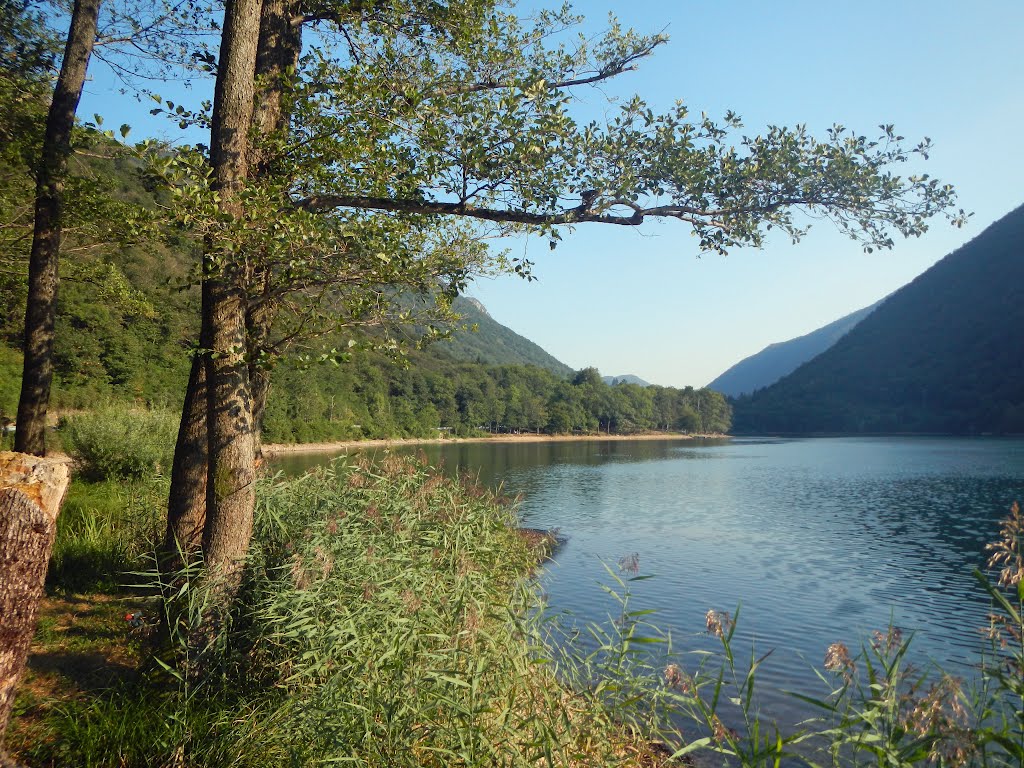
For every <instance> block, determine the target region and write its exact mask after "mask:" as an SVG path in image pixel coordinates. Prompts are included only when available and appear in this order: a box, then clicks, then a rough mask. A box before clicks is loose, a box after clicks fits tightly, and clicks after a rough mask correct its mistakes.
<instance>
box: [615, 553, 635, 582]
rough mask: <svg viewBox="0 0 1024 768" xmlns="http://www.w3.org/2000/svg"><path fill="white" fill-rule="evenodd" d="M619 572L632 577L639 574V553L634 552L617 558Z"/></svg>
mask: <svg viewBox="0 0 1024 768" xmlns="http://www.w3.org/2000/svg"><path fill="white" fill-rule="evenodd" d="M619 570H620V571H622V572H623V573H631V574H633V575H634V576H635V575H636V574H638V573H640V553H639V552H634V553H633V554H631V555H625V556H623V557H620V558H619Z"/></svg>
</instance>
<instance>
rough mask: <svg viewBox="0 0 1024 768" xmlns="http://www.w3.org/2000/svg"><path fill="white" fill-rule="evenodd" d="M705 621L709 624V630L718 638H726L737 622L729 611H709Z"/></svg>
mask: <svg viewBox="0 0 1024 768" xmlns="http://www.w3.org/2000/svg"><path fill="white" fill-rule="evenodd" d="M704 623H705V624H706V625H707V628H708V632H710V633H711V634H712V635H714V636H715V637H717V638H724V637H725V636H726V635H727V634H729V633H730V632H732V629H733V627H734V626H735V624H736V622H735V621H733V619H732V617H731V616H730V615H729V613H728V612H727V611H708V612H707V615H706V616H705V617H704Z"/></svg>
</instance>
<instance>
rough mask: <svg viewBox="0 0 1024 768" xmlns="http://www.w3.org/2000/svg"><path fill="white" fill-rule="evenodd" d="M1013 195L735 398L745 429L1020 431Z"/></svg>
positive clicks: (1021, 282)
mask: <svg viewBox="0 0 1024 768" xmlns="http://www.w3.org/2000/svg"><path fill="white" fill-rule="evenodd" d="M1022 339H1024V206H1021V207H1019V208H1017V209H1016V210H1014V211H1012V212H1011V213H1009V214H1007V215H1006V216H1004V217H1003V218H1002V219H1000V220H999V221H997V222H995V223H994V224H992V225H991V226H990V227H988V228H987V229H986V230H985V231H984V232H982V233H981V234H980V235H978V236H977V237H976V238H974V239H973V240H971V241H970V242H969V243H967V244H966V245H964V246H963V247H961V248H959V249H957V250H956V251H954V252H953V253H951V254H950V255H948V256H946V257H945V258H944V259H942V260H941V261H939V262H938V263H937V264H935V265H934V266H933V267H932V268H931V269H929V270H928V271H926V272H925V273H924V274H922V275H920V276H919V277H917V278H916V279H915V280H913V281H912V282H911V283H909V284H908V285H906V286H904V287H903V288H901V289H900V290H899V291H897V292H896V293H894V294H893V295H892V296H890V297H889V298H888V299H887V300H886V301H885V302H884V303H882V304H881V305H880V306H879V307H878V308H876V309H875V311H874V312H872V313H871V314H870V315H868V317H866V318H864V319H863V320H862V321H861V322H860V323H859V324H858V325H857V326H856V327H854V328H853V329H852V330H851V331H850V332H849V333H848V334H846V336H844V337H843V338H841V339H840V340H839V341H838V342H836V344H835V345H834V346H833V347H831V348H830V349H828V350H826V351H825V352H823V353H822V354H820V355H819V356H817V357H816V358H814V359H813V360H811V361H810V362H808V363H805V364H804V365H803V366H801V367H800V368H798V369H797V370H796V371H794V372H793V373H791V374H790V375H789V376H787V377H785V378H783V379H782V380H781V381H779V382H777V383H776V384H774V385H772V386H770V387H768V388H766V389H763V390H761V391H759V392H756V393H754V394H753V395H752V396H749V397H743V398H740V399H738V400H737V401H736V402H735V422H734V431H736V432H745V433H766V432H776V433H779V432H782V433H786V432H788V433H811V432H819V433H821V432H826V433H907V432H921V433H947V434H980V433H1022V432H1024V354H1022V353H1021V341H1022Z"/></svg>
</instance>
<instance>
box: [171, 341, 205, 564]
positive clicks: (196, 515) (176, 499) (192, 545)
mask: <svg viewBox="0 0 1024 768" xmlns="http://www.w3.org/2000/svg"><path fill="white" fill-rule="evenodd" d="M206 408H207V396H206V362H205V361H204V360H203V358H202V357H200V356H198V355H197V356H196V357H194V358H192V369H191V371H190V372H189V377H188V388H187V389H186V390H185V404H184V406H182V409H181V424H180V425H179V426H178V440H177V442H176V443H175V445H174V464H173V465H172V467H171V491H170V496H169V497H168V500H167V533H166V535H165V537H164V545H163V552H162V553H161V558H160V571H161V573H164V574H170V573H172V572H174V571H176V570H177V569H178V568H180V567H181V566H182V565H185V563H184V562H183V559H182V556H184V559H185V560H188V559H189V555H190V554H192V553H194V552H195V551H197V550H198V549H199V547H200V545H201V544H202V541H203V526H204V525H205V523H206V471H207V459H208V453H209V452H208V447H207V436H206Z"/></svg>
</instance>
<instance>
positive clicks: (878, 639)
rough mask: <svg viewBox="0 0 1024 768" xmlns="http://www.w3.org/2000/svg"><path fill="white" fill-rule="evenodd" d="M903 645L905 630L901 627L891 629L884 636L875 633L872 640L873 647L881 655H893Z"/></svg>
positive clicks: (877, 632)
mask: <svg viewBox="0 0 1024 768" xmlns="http://www.w3.org/2000/svg"><path fill="white" fill-rule="evenodd" d="M902 644H903V630H902V629H900V628H899V627H889V629H887V630H886V631H885V634H882V633H881V632H879V631H877V630H876V631H875V632H874V633H873V635H872V638H871V647H872V648H874V649H875V650H876V651H877V652H879V653H887V654H888V653H892V652H893V651H895V650H896V649H897V648H899V647H900V646H901V645H902Z"/></svg>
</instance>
